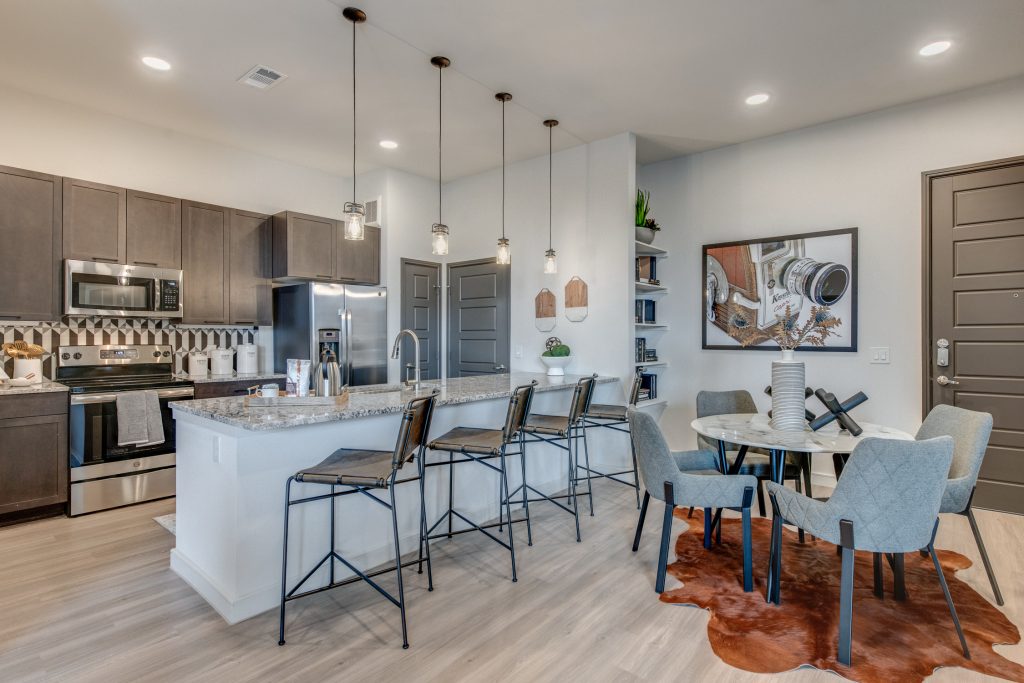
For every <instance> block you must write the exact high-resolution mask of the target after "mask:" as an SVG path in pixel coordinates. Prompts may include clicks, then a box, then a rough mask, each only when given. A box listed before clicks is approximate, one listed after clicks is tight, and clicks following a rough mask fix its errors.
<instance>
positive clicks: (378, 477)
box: [277, 392, 437, 648]
mask: <svg viewBox="0 0 1024 683" xmlns="http://www.w3.org/2000/svg"><path fill="white" fill-rule="evenodd" d="M436 397H437V394H436V392H435V393H434V394H431V395H430V396H424V397H421V398H415V399H413V400H411V401H409V403H408V404H407V405H406V406H405V409H404V410H403V412H402V422H401V425H400V426H399V430H398V440H397V441H396V443H395V450H394V451H371V450H358V449H349V448H339V449H338V450H336V451H334V452H333V453H331V454H330V455H329V456H327V458H326V459H325V460H323V461H322V462H320V463H319V464H317V465H314V466H313V467H310V468H308V469H304V470H302V471H301V472H297V473H296V474H294V475H293V476H291V477H288V482H287V484H286V485H285V508H284V551H283V553H282V561H281V621H280V637H279V638H278V642H277V644H278V645H284V643H285V640H284V616H285V605H286V604H287V603H289V602H290V601H292V600H298V599H299V598H301V597H304V596H306V595H312V594H313V593H322V592H323V591H327V590H330V589H332V588H337V587H338V586H344V585H347V584H350V583H354V582H356V581H365V582H366V583H368V584H370V586H372V587H373V588H374V589H375V590H376V591H377V592H378V593H380V594H381V595H383V596H384V597H386V598H387V599H388V600H390V601H391V602H392V603H394V605H395V606H396V607H398V609H399V610H400V611H401V613H402V647H403V648H408V647H409V637H408V633H407V630H406V626H405V589H404V588H403V586H402V567H408V566H411V565H414V564H415V565H417V566H418V567H419V571H420V573H421V574H422V573H423V560H424V559H426V562H427V583H428V589H427V590H434V581H433V575H432V574H431V567H430V546H429V545H427V543H426V524H427V521H426V520H427V517H426V505H425V503H424V500H423V448H424V444H425V443H426V441H427V432H428V431H429V430H430V420H431V418H432V417H433V413H434V401H435V399H436ZM417 456H418V457H417ZM414 459H415V460H416V462H417V465H418V466H417V473H416V474H415V475H413V476H409V477H406V478H403V479H398V474H399V471H400V470H401V469H402V466H403V465H405V464H406V463H408V462H411V461H412V460H414ZM416 480H419V482H420V544H419V545H420V548H419V557H418V559H416V560H410V561H409V562H405V563H403V562H402V551H401V548H400V547H399V543H398V515H397V512H396V509H395V486H396V485H397V484H402V483H405V482H408V481H416ZM293 481H294V482H298V483H301V484H324V485H327V486H330V487H331V492H330V493H324V494H321V495H316V496H309V497H307V498H301V499H299V500H292V482H293ZM339 486H341V487H344V490H342V491H338V490H337V487H339ZM374 489H386V490H387V491H388V492H389V493H390V496H391V502H390V504H389V503H387V502H385V501H383V500H381V499H380V498H378V497H377V496H375V495H373V494H372V493H371V491H372V490H374ZM354 493H361V494H363V495H365V496H366V497H367V498H369V499H370V500H372V501H373V502H375V503H377V504H378V505H382V506H384V507H386V508H387V509H389V510H391V528H392V531H393V532H394V540H395V566H394V567H387V568H384V569H378V570H375V571H372V572H369V573H367V572H363V571H362V570H360V569H358V568H356V567H355V565H353V564H352V563H351V562H349V561H348V560H346V559H345V558H344V557H342V556H341V555H340V554H338V551H337V550H336V549H335V533H334V523H335V514H334V501H335V499H336V498H337V497H339V496H348V495H352V494H354ZM317 500H330V503H331V549H330V552H328V553H327V554H326V555H324V557H323V559H322V560H320V561H319V562H317V563H316V566H315V567H313V568H312V569H311V570H309V572H308V573H307V574H306V575H305V576H304V577H303V578H302V580H301V581H299V582H298V583H297V584H295V586H294V587H293V588H292V589H291V590H288V578H287V575H288V513H289V511H290V510H291V507H292V506H293V505H301V504H303V503H310V502H313V501H317ZM424 553H425V556H424ZM334 560H337V561H338V562H341V563H342V564H343V565H345V566H346V567H348V568H349V569H350V570H351V571H352V572H354V573H355V576H353V577H350V578H347V579H343V580H341V581H335V579H334ZM325 562H327V563H328V567H329V579H330V581H329V583H328V584H327V585H326V586H321V587H319V588H311V589H310V590H307V591H304V592H302V593H296V591H298V590H299V589H300V588H301V587H302V586H303V584H305V583H306V581H308V580H309V579H310V577H312V576H313V574H315V573H316V572H317V570H319V569H320V567H322V566H323V565H324V563H325ZM391 571H393V572H395V573H396V575H397V577H398V597H397V598H396V597H395V596H393V595H392V594H391V593H389V592H387V591H386V590H384V589H383V588H381V586H380V585H379V584H377V582H376V581H374V580H373V577H374V576H378V575H380V574H384V573H386V572H391Z"/></svg>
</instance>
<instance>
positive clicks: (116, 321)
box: [0, 317, 257, 379]
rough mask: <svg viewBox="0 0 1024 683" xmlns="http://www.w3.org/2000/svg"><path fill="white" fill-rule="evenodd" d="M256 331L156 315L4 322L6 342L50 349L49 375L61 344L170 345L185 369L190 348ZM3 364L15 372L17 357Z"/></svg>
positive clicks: (242, 340)
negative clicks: (191, 323) (180, 322)
mask: <svg viewBox="0 0 1024 683" xmlns="http://www.w3.org/2000/svg"><path fill="white" fill-rule="evenodd" d="M256 334H257V332H256V330H254V329H253V328H252V327H195V326H189V327H179V326H177V325H175V324H174V323H173V322H171V321H170V320H166V319H156V318H99V317H65V318H62V319H61V321H60V322H37V323H11V322H0V340H2V341H3V342H4V343H7V342H14V341H19V340H24V341H26V342H28V343H29V344H38V345H39V346H42V347H43V348H44V349H46V353H45V354H44V355H43V374H44V375H46V377H47V378H48V379H53V378H54V376H55V375H56V372H57V364H56V363H55V362H54V360H53V359H54V354H55V353H56V352H57V348H58V347H60V346H99V345H101V344H162V345H169V346H171V347H173V348H174V371H175V372H182V371H183V370H184V369H185V357H186V356H187V355H188V353H189V351H203V350H205V349H212V348H221V349H231V348H234V347H236V346H237V345H239V344H254V343H256ZM3 366H4V370H5V371H6V372H7V374H8V375H10V374H11V373H13V372H14V360H13V359H11V358H7V357H4V358H3Z"/></svg>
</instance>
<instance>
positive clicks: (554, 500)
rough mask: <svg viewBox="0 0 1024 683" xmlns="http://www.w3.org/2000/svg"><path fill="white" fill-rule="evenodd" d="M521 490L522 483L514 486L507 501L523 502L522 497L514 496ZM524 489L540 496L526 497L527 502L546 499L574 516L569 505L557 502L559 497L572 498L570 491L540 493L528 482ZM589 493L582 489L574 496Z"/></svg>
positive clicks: (587, 494)
mask: <svg viewBox="0 0 1024 683" xmlns="http://www.w3.org/2000/svg"><path fill="white" fill-rule="evenodd" d="M522 490H523V485H522V484H520V485H519V486H518V487H516V490H515V491H512V492H511V493H509V494H508V500H509V503H512V502H516V503H522V502H523V499H522V498H518V499H517V498H514V496H515V494H516V493H517V492H519V491H522ZM526 490H527V491H533V492H534V493H536V494H537V495H538V496H540V498H527V499H526V502H527V503H539V502H541V501H543V500H546V501H548V502H549V503H551V504H552V505H554V506H555V507H557V508H560V509H562V510H565V511H566V512H568V513H569V514H570V515H572V516H574V517H575V516H576V512H575V511H574V510H573V509H572V508H571V507H569V506H568V505H562V504H561V503H559V502H558V501H559V499H561V498H572V497H573V494H571V493H559V494H555V495H551V496H548V495H545V494H543V493H541V492H540V491H538V490H537V489H535V488H533V487H532V486H530V485H529V484H527V485H526ZM589 495H590V494H589V493H588V492H586V491H583V492H581V493H576V494H575V496H576V497H577V498H580V497H583V496H589Z"/></svg>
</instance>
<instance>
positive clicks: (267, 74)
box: [238, 64, 288, 90]
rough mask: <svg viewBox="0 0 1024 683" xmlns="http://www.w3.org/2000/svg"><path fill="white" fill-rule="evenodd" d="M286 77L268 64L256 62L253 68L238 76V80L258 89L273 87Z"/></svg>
mask: <svg viewBox="0 0 1024 683" xmlns="http://www.w3.org/2000/svg"><path fill="white" fill-rule="evenodd" d="M286 78H288V77H287V76H285V75H284V74H283V73H281V72H280V71H274V70H273V69H271V68H270V67H269V66H263V65H262V64H257V65H256V66H254V67H253V68H251V69H249V71H247V72H246V73H245V75H244V76H242V77H241V78H239V79H238V82H239V83H245V84H246V85H251V86H252V87H254V88H259V89H260V90H266V89H268V88H272V87H274V86H275V85H277V84H278V83H280V82H281V81H283V80H284V79H286Z"/></svg>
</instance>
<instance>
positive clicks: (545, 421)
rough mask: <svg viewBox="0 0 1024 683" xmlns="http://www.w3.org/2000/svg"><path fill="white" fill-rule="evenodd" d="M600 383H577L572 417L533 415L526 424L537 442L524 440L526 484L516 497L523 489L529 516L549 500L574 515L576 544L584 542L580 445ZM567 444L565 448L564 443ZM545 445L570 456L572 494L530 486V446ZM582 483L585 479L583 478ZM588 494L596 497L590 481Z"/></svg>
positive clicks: (594, 378)
mask: <svg viewBox="0 0 1024 683" xmlns="http://www.w3.org/2000/svg"><path fill="white" fill-rule="evenodd" d="M596 383H597V375H596V374H595V375H593V376H591V377H581V378H580V379H579V381H578V382H576V388H575V389H574V390H573V392H572V400H571V401H570V403H569V414H568V415H530V416H529V417H527V419H526V424H525V425H523V432H524V433H525V434H529V435H531V436H532V437H533V438H531V439H527V438H526V437H525V434H524V437H523V440H522V451H523V458H522V461H523V483H522V484H520V485H519V488H517V489H516V490H515V491H513V492H512V495H515V494H516V493H518V492H519V489H523V502H524V504H525V505H526V506H527V513H529V504H530V503H531V502H540V501H542V500H546V501H548V502H549V503H552V504H553V505H555V506H557V507H558V508H560V509H562V510H565V511H566V512H568V513H569V514H571V515H572V516H573V517H574V518H575V520H576V541H577V543H578V542H579V541H580V514H579V505H578V504H577V501H576V499H577V497H578V496H577V493H576V482H577V477H578V474H579V473H578V467H577V460H576V457H577V454H578V452H579V445H578V444H577V442H578V441H579V440H580V439H584V440H586V436H587V433H586V431H585V428H584V426H583V416H584V415H586V413H587V409H588V408H589V407H590V399H591V398H593V396H594V385H595V384H596ZM563 441H564V442H565V444H564V445H563V444H562V442H563ZM538 442H544V443H547V444H550V445H552V446H554V447H555V448H560V449H562V450H563V451H565V452H566V453H567V454H568V460H569V462H568V469H567V471H568V474H569V480H568V490H567V491H566V493H565V494H564V495H551V496H549V495H546V494H543V493H541V492H540V491H538V490H537V489H536V488H534V487H533V486H530V485H529V483H527V481H528V480H527V477H526V455H525V453H526V444H528V443H538ZM583 452H584V457H586V448H584V451H583ZM589 468H590V462H589V460H588V461H587V469H589ZM579 478H580V479H582V478H583V477H579ZM587 489H588V490H587V493H584V494H579V495H587V496H591V497H593V495H592V493H591V491H590V481H589V480H588V481H587ZM527 490H529V491H530V492H532V493H534V494H536V495H537V496H540V497H539V498H530V497H529V493H528V492H527ZM561 499H565V500H566V501H568V502H571V503H572V507H571V508H570V507H569V506H568V505H563V504H562V503H560V502H558V501H559V500H561Z"/></svg>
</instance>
